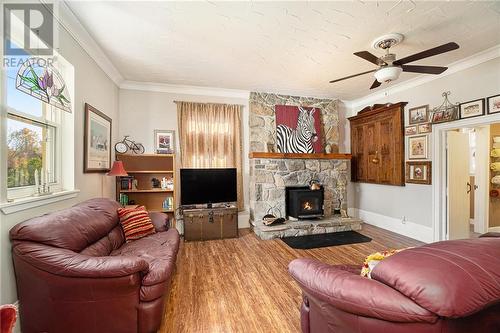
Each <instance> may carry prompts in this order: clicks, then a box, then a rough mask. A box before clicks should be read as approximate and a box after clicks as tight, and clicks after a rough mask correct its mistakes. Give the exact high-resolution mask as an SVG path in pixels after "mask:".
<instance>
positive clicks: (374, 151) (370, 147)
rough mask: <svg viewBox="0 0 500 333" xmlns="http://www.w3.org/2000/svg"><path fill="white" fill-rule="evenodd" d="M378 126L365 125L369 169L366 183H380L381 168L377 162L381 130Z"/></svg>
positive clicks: (365, 144) (372, 124) (374, 124)
mask: <svg viewBox="0 0 500 333" xmlns="http://www.w3.org/2000/svg"><path fill="white" fill-rule="evenodd" d="M378 127H379V126H378V124H377V123H375V122H372V123H368V124H366V125H365V127H364V129H365V131H366V141H365V143H364V146H365V147H366V155H367V157H368V161H367V169H366V181H368V182H370V183H376V182H377V181H378V175H379V166H378V163H377V162H376V159H377V156H378V149H379V148H378V140H379V128H378Z"/></svg>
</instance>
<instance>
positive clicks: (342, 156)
mask: <svg viewBox="0 0 500 333" xmlns="http://www.w3.org/2000/svg"><path fill="white" fill-rule="evenodd" d="M248 157H249V158H272V159H310V160H350V159H351V157H352V156H351V154H326V153H315V154H292V153H264V152H251V153H249V154H248Z"/></svg>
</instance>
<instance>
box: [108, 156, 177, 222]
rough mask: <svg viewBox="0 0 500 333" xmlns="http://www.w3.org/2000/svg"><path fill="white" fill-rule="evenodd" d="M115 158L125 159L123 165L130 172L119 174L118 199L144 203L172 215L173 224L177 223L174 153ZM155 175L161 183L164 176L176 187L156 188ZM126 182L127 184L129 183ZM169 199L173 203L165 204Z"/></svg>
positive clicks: (136, 203)
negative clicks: (154, 183)
mask: <svg viewBox="0 0 500 333" xmlns="http://www.w3.org/2000/svg"><path fill="white" fill-rule="evenodd" d="M116 160H117V161H122V162H123V166H124V168H125V170H126V171H127V173H128V175H129V177H117V179H116V200H117V201H118V202H120V203H121V204H122V205H126V204H131V202H133V204H135V205H141V206H145V207H146V209H147V210H148V211H152V212H163V213H166V214H168V215H169V218H170V221H171V226H174V225H175V224H174V223H175V214H174V213H175V199H176V189H177V188H176V187H177V186H176V185H177V184H176V179H175V155H174V154H142V155H135V154H116ZM153 178H156V179H158V180H159V181H160V182H161V180H162V179H163V178H165V179H166V180H168V181H169V183H171V184H173V188H161V187H153V183H152V179H153ZM122 181H123V186H122ZM127 184H128V186H126V185H127ZM169 198H170V199H169ZM124 199H125V200H124ZM168 200H169V201H170V203H171V205H169V206H165V205H164V203H165V202H166V201H168ZM125 201H126V202H125Z"/></svg>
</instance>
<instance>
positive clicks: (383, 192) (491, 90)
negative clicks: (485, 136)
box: [345, 58, 500, 239]
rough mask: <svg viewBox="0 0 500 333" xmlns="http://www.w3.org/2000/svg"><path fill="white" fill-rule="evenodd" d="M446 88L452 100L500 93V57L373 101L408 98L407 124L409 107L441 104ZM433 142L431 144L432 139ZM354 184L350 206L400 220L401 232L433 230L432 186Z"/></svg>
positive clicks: (371, 215) (375, 218)
mask: <svg viewBox="0 0 500 333" xmlns="http://www.w3.org/2000/svg"><path fill="white" fill-rule="evenodd" d="M444 91H450V92H451V95H450V96H449V99H450V101H451V102H452V103H457V102H466V101H469V100H474V99H478V98H485V97H488V96H491V95H496V94H498V93H500V58H496V59H493V60H489V61H487V62H484V63H481V64H479V65H476V66H474V67H471V68H468V69H466V70H463V71H460V72H456V73H453V74H450V75H448V76H444V77H442V78H439V79H436V80H433V81H430V82H427V83H425V84H423V85H420V86H417V87H414V88H411V89H408V90H405V91H401V92H396V93H391V91H390V90H389V91H388V92H387V96H385V97H383V98H379V99H377V100H375V101H373V100H370V103H369V104H374V103H378V104H381V103H388V102H392V103H395V102H400V101H403V102H408V105H407V106H406V109H405V110H406V111H405V112H406V113H405V124H406V126H408V111H407V110H408V109H409V108H413V107H416V106H420V105H425V104H429V106H430V109H432V108H433V107H437V106H440V105H441V103H442V102H443V97H442V96H441V93H442V92H444ZM358 102H359V101H358ZM367 105H368V104H367ZM363 107H364V106H361V107H358V108H357V109H355V110H353V109H351V110H350V112H349V114H348V116H352V115H355V114H356V113H357V112H358V111H359V110H361V109H362V108H363ZM346 139H347V140H349V136H346ZM429 139H430V138H429ZM406 144H407V142H406ZM429 145H431V143H430V142H429ZM345 146H349V143H348V142H346V143H345ZM429 147H430V146H429ZM429 149H430V148H429ZM406 151H408V149H406ZM431 159H432V156H431ZM351 187H352V190H351V191H350V195H349V199H350V202H349V206H350V207H352V208H355V209H357V210H361V211H362V213H363V212H364V213H365V214H364V216H365V218H367V219H369V220H370V219H371V220H373V221H375V223H380V225H381V226H385V225H387V226H390V224H389V223H393V224H394V223H397V224H399V225H397V226H395V227H397V228H400V232H402V233H406V234H407V235H410V236H414V237H417V236H421V235H416V234H415V232H414V230H411V229H412V228H413V229H419V230H420V231H422V230H423V231H422V232H432V229H431V227H432V215H431V214H432V186H429V185H415V184H407V185H406V186H404V187H399V186H385V185H373V184H363V183H353V184H352V185H351ZM384 217H386V220H387V221H389V222H387V223H388V224H384V222H383V219H384ZM403 217H406V219H407V223H406V224H405V225H403V223H402V222H401V220H402V219H403ZM377 221H381V222H377ZM368 222H370V221H368ZM420 226H424V227H425V228H421V227H420ZM420 231H419V232H420ZM422 232H420V234H421V233H422ZM427 239H428V238H427ZM431 239H432V236H431Z"/></svg>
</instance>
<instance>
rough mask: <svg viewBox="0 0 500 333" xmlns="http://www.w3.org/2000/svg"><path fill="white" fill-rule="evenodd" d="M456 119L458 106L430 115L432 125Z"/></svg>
mask: <svg viewBox="0 0 500 333" xmlns="http://www.w3.org/2000/svg"><path fill="white" fill-rule="evenodd" d="M456 119H458V106H454V107H451V108H448V109H446V110H443V111H434V112H433V114H432V123H433V124H436V123H444V122H446V121H451V120H456Z"/></svg>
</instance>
